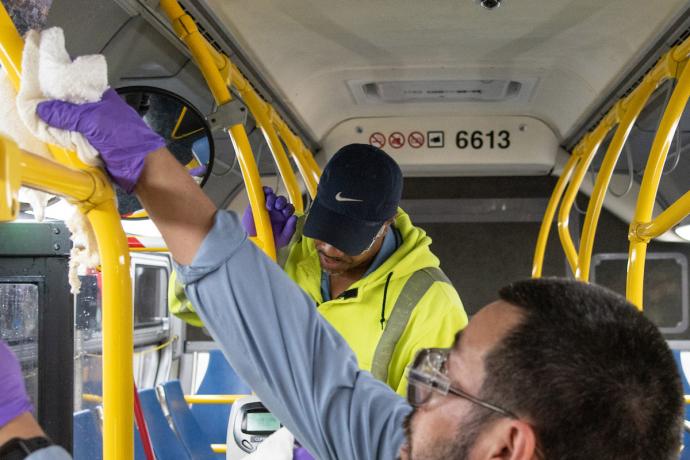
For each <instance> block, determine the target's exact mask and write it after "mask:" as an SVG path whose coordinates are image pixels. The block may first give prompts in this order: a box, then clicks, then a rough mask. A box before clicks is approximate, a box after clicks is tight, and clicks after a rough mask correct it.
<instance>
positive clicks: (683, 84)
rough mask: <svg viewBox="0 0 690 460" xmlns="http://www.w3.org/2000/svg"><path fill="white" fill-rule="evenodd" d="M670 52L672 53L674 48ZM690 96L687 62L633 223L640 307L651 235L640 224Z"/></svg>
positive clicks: (633, 286) (634, 287) (632, 274)
mask: <svg viewBox="0 0 690 460" xmlns="http://www.w3.org/2000/svg"><path fill="white" fill-rule="evenodd" d="M669 53H673V50H671V51H670V52H669ZM688 97H690V70H688V66H685V68H683V69H682V71H681V75H680V78H679V79H678V83H677V84H676V87H675V89H674V90H673V94H671V98H670V99H669V101H668V105H667V106H666V110H665V111H664V115H663V117H662V118H661V122H660V123H659V129H658V130H657V132H656V136H655V137H654V142H653V143H652V150H651V152H650V153H649V158H648V159H647V165H646V166H645V170H644V175H643V176H642V184H641V185H640V193H639V195H638V197H637V206H636V208H635V215H634V217H633V220H632V222H631V223H630V232H629V234H628V238H629V239H630V249H629V252H628V276H627V282H626V294H627V298H628V300H629V301H630V302H632V303H633V304H635V305H636V306H637V307H638V308H640V309H642V308H643V304H642V292H643V288H644V286H643V282H644V266H645V257H646V254H647V244H648V243H649V238H648V237H645V236H640V235H639V234H638V232H637V228H638V226H640V225H647V224H649V223H650V222H651V220H652V212H653V211H654V203H655V202H656V195H657V191H658V189H659V182H660V181H661V173H662V172H663V169H664V163H666V156H667V154H668V151H669V149H670V147H671V142H672V141H673V136H674V134H675V132H676V128H677V127H678V122H679V121H680V117H681V116H682V115H683V110H684V109H685V105H686V104H687V101H688ZM676 210H678V208H674V211H676Z"/></svg>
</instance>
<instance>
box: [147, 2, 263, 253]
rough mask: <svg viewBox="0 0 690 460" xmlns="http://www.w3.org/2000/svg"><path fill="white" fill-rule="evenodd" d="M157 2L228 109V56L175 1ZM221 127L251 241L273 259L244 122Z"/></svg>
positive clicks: (259, 181)
mask: <svg viewBox="0 0 690 460" xmlns="http://www.w3.org/2000/svg"><path fill="white" fill-rule="evenodd" d="M159 6H160V8H161V9H162V10H163V12H164V13H165V15H166V16H167V17H168V19H169V20H170V23H171V24H172V27H173V30H174V31H175V33H176V34H177V36H178V37H179V38H180V39H181V40H182V41H183V42H184V43H185V44H186V45H187V47H188V48H189V51H190V52H191V53H192V56H193V58H194V61H195V62H196V64H197V66H198V67H199V69H200V70H201V73H202V75H203V76H204V79H205V80H206V83H207V84H208V87H209V90H210V91H211V94H212V95H213V98H214V100H215V101H216V104H217V105H218V107H219V109H220V110H222V109H230V108H231V105H230V103H231V101H232V95H231V94H230V89H229V87H228V78H229V77H230V75H231V74H230V67H231V63H230V60H229V59H228V58H227V57H226V56H224V55H222V54H220V53H219V52H218V51H216V50H215V49H214V48H213V47H212V46H211V45H210V44H209V43H208V41H207V40H206V39H205V38H204V37H203V36H202V35H201V33H200V32H199V29H198V28H197V26H196V23H195V22H194V19H192V17H191V16H190V15H188V14H187V13H185V11H184V10H183V9H182V7H181V6H180V5H179V4H178V3H177V1H175V0H161V2H160V4H159ZM225 129H227V131H228V134H229V135H230V139H231V141H232V144H233V147H234V149H235V155H236V156H237V160H238V163H239V165H240V171H242V179H243V180H244V184H245V186H246V187H247V195H248V197H249V203H250V205H251V207H252V212H253V215H254V222H255V223H256V233H257V236H256V238H255V239H254V242H255V243H256V244H257V245H258V246H259V247H260V248H261V249H262V250H263V251H264V252H265V253H266V254H267V255H268V256H269V257H271V258H272V259H273V260H275V259H276V252H275V243H274V241H273V232H272V230H271V223H270V220H269V218H268V212H267V211H266V207H265V205H264V194H263V189H262V186H261V180H260V177H259V169H258V167H257V166H256V161H255V160H254V155H253V154H252V150H251V146H250V144H249V138H248V137H247V132H246V130H245V129H244V124H243V122H242V121H240V120H234V121H233V122H232V123H231V125H230V126H229V127H227V128H225Z"/></svg>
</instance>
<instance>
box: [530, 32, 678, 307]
mask: <svg viewBox="0 0 690 460" xmlns="http://www.w3.org/2000/svg"><path fill="white" fill-rule="evenodd" d="M689 56H690V39H686V40H685V41H684V42H683V43H681V44H680V45H678V46H677V47H675V48H673V49H671V50H670V51H669V52H668V53H666V54H665V55H664V56H663V57H662V58H661V59H660V60H659V62H657V64H656V65H655V66H654V68H653V69H652V70H651V71H650V72H649V73H648V74H647V75H646V76H645V78H644V79H643V81H642V82H641V84H640V85H639V86H638V87H637V88H635V90H634V91H632V92H631V93H630V94H629V95H628V96H627V97H626V98H625V99H622V100H620V101H619V102H618V103H617V104H616V105H614V107H613V108H612V109H611V110H609V112H608V113H607V114H606V115H605V116H604V118H603V120H602V121H601V122H600V123H599V124H598V125H597V126H596V127H595V129H594V130H593V131H592V132H591V133H589V134H588V135H586V136H584V137H583V138H582V139H581V140H580V142H579V143H578V144H577V145H576V146H575V148H574V149H573V152H572V154H571V157H570V159H569V160H568V162H567V163H566V166H565V167H564V170H563V173H562V174H561V177H560V178H559V180H558V182H557V183H556V187H555V188H554V191H553V193H552V195H551V198H550V200H549V203H548V206H547V209H546V212H545V214H544V219H543V221H542V225H541V229H540V231H539V237H538V238H537V245H536V248H535V254H534V261H533V264H532V276H533V277H540V276H541V275H542V269H543V261H544V252H545V250H546V244H547V242H548V236H549V230H550V227H551V223H552V222H553V217H554V213H555V210H556V208H557V207H558V206H559V203H560V209H559V214H558V231H559V237H560V240H561V245H562V247H563V250H564V252H565V255H566V259H567V260H568V263H569V265H570V267H571V268H572V269H573V271H574V273H575V275H576V277H577V278H578V279H580V280H582V281H588V279H589V273H590V265H591V257H592V250H593V246H594V236H595V233H596V228H597V223H598V220H599V217H600V215H601V208H602V206H603V202H604V198H605V195H606V191H607V189H608V186H609V183H610V181H611V177H612V175H613V170H614V167H615V165H616V162H617V161H618V159H619V157H620V153H621V150H622V148H623V146H624V145H625V142H626V140H627V138H628V136H629V134H630V130H631V128H632V126H633V124H634V122H635V121H636V119H637V117H638V116H639V114H640V113H641V111H642V109H643V108H644V106H645V104H646V102H647V101H648V100H649V98H650V97H651V95H652V93H653V92H654V91H655V90H656V89H657V88H658V87H659V85H661V83H663V82H664V81H665V80H667V79H670V78H678V77H677V75H678V72H679V71H680V74H681V75H680V78H678V82H677V85H676V88H675V90H674V91H673V94H672V96H671V98H670V100H669V103H668V106H667V107H666V108H665V112H664V115H663V117H662V120H661V123H660V125H659V129H658V131H657V134H656V137H655V139H654V143H653V145H652V149H651V152H650V155H649V158H648V161H647V166H646V168H645V172H644V176H643V179H642V184H641V186H640V192H639V195H638V200H637V205H636V210H635V216H634V217H633V219H632V222H631V223H630V231H629V239H630V250H629V255H628V276H627V282H626V293H627V297H628V300H630V301H631V302H632V303H634V304H635V305H637V306H638V307H639V308H640V309H641V308H642V291H643V278H644V262H645V260H644V259H645V256H646V248H647V244H648V242H649V240H650V239H651V238H655V237H657V236H659V235H661V234H662V233H664V232H666V231H668V230H670V229H671V228H672V227H673V226H674V225H676V224H677V223H679V222H680V221H681V220H682V219H683V218H685V216H687V215H688V213H689V211H690V197H688V193H686V194H685V195H683V196H682V197H681V198H680V199H679V200H677V201H676V202H675V203H673V204H672V205H671V206H669V207H668V208H667V209H666V210H665V211H664V212H662V213H661V214H660V215H659V216H658V217H657V218H656V219H654V220H652V212H653V208H654V203H655V202H656V194H657V190H658V187H659V181H660V179H661V172H662V170H663V166H664V163H665V161H666V156H667V154H668V150H669V148H670V146H671V142H672V140H673V135H674V133H675V130H676V128H677V125H678V122H679V120H680V117H681V116H682V113H683V110H684V108H685V105H686V103H687V100H688V95H689V94H690V74H689V72H688V71H687V62H688V57H689ZM616 124H618V128H617V129H616V132H615V133H614V136H613V138H612V139H611V143H610V145H609V147H608V150H607V152H606V154H605V156H604V159H603V162H602V165H601V168H600V171H599V174H598V175H597V179H596V182H595V184H594V187H593V190H592V194H591V197H590V202H589V205H588V208H587V213H586V215H585V221H584V225H583V229H582V237H581V238H580V242H579V249H578V250H577V251H576V249H575V244H574V243H573V240H572V238H571V236H570V232H569V230H568V216H569V213H570V209H571V206H572V204H573V202H574V200H575V197H576V195H577V192H578V190H579V188H580V186H581V183H582V180H583V178H584V176H585V174H586V172H587V170H588V168H589V165H590V164H591V161H592V159H593V157H594V155H595V154H596V151H597V150H598V148H599V145H600V144H601V142H602V140H603V139H604V138H605V137H606V135H607V134H608V133H609V132H610V130H611V129H612V127H613V126H614V125H616ZM571 177H572V178H571ZM568 181H570V182H569V184H568V187H567V190H566V191H565V192H564V190H565V188H566V185H565V184H566V183H567V182H568Z"/></svg>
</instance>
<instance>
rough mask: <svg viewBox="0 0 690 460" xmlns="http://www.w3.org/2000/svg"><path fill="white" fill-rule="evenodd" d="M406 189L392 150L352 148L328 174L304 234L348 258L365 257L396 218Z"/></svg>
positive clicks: (338, 157)
mask: <svg viewBox="0 0 690 460" xmlns="http://www.w3.org/2000/svg"><path fill="white" fill-rule="evenodd" d="M402 185H403V180H402V172H401V171H400V167H399V166H398V164H397V163H396V162H395V160H393V158H391V157H390V156H389V155H388V154H387V153H386V152H384V151H383V150H381V149H379V148H376V147H374V146H371V145H367V144H350V145H346V146H345V147H343V148H341V149H340V150H338V151H337V152H336V154H335V155H333V158H331V161H329V162H328V164H327V165H326V167H325V168H324V170H323V174H322V175H321V179H320V180H319V186H318V188H317V191H316V198H315V199H314V202H313V203H312V205H311V208H310V209H309V214H308V215H307V220H306V222H305V223H304V236H307V237H309V238H314V239H316V240H321V241H324V242H326V243H328V244H330V245H331V246H334V247H336V248H338V249H339V250H341V251H343V252H344V253H345V254H349V255H357V254H359V253H361V252H362V251H364V250H365V249H367V248H368V247H369V246H370V245H371V243H372V241H373V240H374V237H375V236H376V234H377V233H378V232H379V230H380V229H381V226H382V225H383V224H384V223H385V222H386V221H387V220H388V219H390V218H391V217H393V216H395V214H396V212H397V210H398V204H399V203H400V197H401V195H402Z"/></svg>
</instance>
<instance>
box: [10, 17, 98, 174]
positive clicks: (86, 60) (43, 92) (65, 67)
mask: <svg viewBox="0 0 690 460" xmlns="http://www.w3.org/2000/svg"><path fill="white" fill-rule="evenodd" d="M107 89H108V68H107V64H106V62H105V57H104V56H102V55H93V56H83V57H79V58H77V59H75V60H74V61H72V60H71V59H70V57H69V55H68V54H67V51H66V50H65V37H64V34H63V32H62V29H60V28H59V27H53V28H51V29H47V30H44V31H43V32H40V33H39V32H37V31H35V30H31V31H29V32H28V33H27V34H26V38H25V40H24V54H23V55H22V81H21V88H20V89H19V94H17V108H18V110H19V116H20V117H21V119H22V121H23V122H24V124H25V125H26V127H27V128H28V129H29V131H31V133H33V134H34V135H35V136H36V137H38V138H39V139H40V140H42V141H44V142H48V143H50V144H56V145H59V146H62V147H65V148H67V149H68V150H74V151H76V152H77V155H78V156H79V159H80V160H81V161H83V162H84V163H86V164H89V165H93V166H99V165H100V164H101V162H100V160H99V159H98V152H97V151H96V149H94V148H93V147H92V146H91V144H89V142H88V141H87V140H86V139H85V138H84V136H82V135H81V134H79V133H76V132H72V131H63V130H60V129H57V128H53V127H51V126H48V124H46V123H45V122H44V121H43V120H41V119H40V118H39V116H38V115H37V114H36V107H37V106H38V104H39V103H40V102H42V101H45V100H50V99H60V100H63V101H67V102H73V103H75V104H81V103H84V102H97V101H99V100H100V99H101V95H102V94H103V92H105V90H107Z"/></svg>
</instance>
